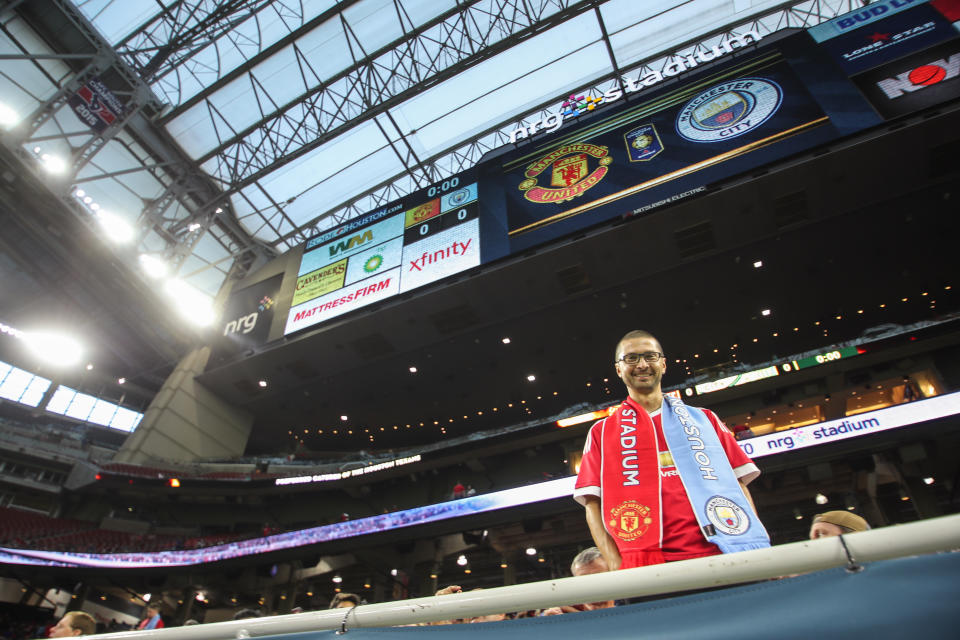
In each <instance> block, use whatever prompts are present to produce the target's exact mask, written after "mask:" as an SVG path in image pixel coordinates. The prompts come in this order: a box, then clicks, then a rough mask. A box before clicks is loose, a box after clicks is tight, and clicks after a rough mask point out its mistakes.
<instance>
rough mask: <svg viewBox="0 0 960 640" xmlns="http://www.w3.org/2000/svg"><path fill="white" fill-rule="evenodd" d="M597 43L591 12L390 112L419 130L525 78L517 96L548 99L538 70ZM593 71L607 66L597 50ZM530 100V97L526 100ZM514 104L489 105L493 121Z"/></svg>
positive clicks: (548, 90)
mask: <svg viewBox="0 0 960 640" xmlns="http://www.w3.org/2000/svg"><path fill="white" fill-rule="evenodd" d="M599 39H600V29H599V26H598V25H597V21H596V19H595V17H594V16H593V15H592V14H585V15H582V16H579V17H578V18H575V19H574V20H571V21H569V22H567V23H564V24H562V25H559V26H557V27H555V28H553V29H550V30H549V31H546V32H544V33H542V34H540V35H538V36H536V37H534V38H531V39H530V40H527V41H526V42H523V43H521V44H520V45H518V46H516V47H512V48H511V49H509V50H507V51H505V52H503V53H501V54H499V55H497V56H495V57H493V58H491V59H490V60H487V61H485V62H483V63H481V64H479V65H477V66H476V67H473V68H472V69H471V70H470V71H469V72H468V73H463V74H459V75H457V76H455V77H453V78H450V79H449V80H447V81H445V82H443V83H442V84H440V85H438V86H436V87H433V88H431V89H429V90H427V91H424V92H423V93H421V94H420V95H418V96H416V97H414V98H412V99H410V100H408V101H407V102H405V103H404V104H402V105H400V106H399V107H397V108H396V109H395V110H394V113H396V114H399V115H400V116H401V117H402V118H403V122H404V123H406V124H407V125H408V128H406V130H405V132H406V131H409V130H410V129H419V128H420V127H422V126H425V125H426V124H427V123H429V122H432V121H434V120H436V119H437V118H439V117H442V116H444V115H446V114H447V113H449V112H450V111H452V110H453V109H456V108H459V107H461V106H463V105H466V104H468V103H470V102H472V101H474V100H479V99H481V98H483V96H485V95H487V94H489V93H491V92H494V91H496V90H497V89H499V88H500V87H502V86H504V85H506V84H508V83H511V82H514V81H516V80H519V79H524V81H525V82H526V83H528V87H529V88H526V87H524V89H518V90H517V94H518V95H527V96H531V95H534V94H539V95H541V96H542V95H544V94H547V95H549V94H550V93H551V92H552V91H551V89H552V87H549V86H547V87H545V86H544V85H543V84H542V82H541V79H540V77H539V75H538V74H539V71H538V70H539V69H541V68H543V67H546V66H548V65H550V64H551V63H553V62H554V61H555V60H557V59H559V58H563V57H564V56H566V55H568V54H570V53H571V52H573V51H576V50H578V49H581V48H582V47H585V46H587V45H589V44H591V43H594V42H597V41H598V40H599ZM595 55H598V60H597V63H596V64H595V65H592V66H594V68H598V69H599V68H602V67H603V65H605V64H607V65H608V64H609V58H608V57H607V55H606V53H603V52H600V54H595ZM581 74H582V71H581V70H580V69H572V70H571V75H573V76H574V77H580V76H581ZM528 99H529V98H528ZM512 107H513V105H512V104H509V103H507V104H495V105H491V107H490V108H491V109H492V111H491V113H490V119H491V120H494V119H496V120H499V119H502V116H503V113H504V112H505V111H509V110H511V108H512Z"/></svg>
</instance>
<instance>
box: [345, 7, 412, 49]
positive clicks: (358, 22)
mask: <svg viewBox="0 0 960 640" xmlns="http://www.w3.org/2000/svg"><path fill="white" fill-rule="evenodd" d="M343 17H344V18H345V19H346V21H347V24H349V25H350V28H351V30H352V31H353V34H354V35H355V36H356V38H357V40H359V42H360V44H361V45H362V46H363V50H364V51H365V52H366V53H367V54H371V53H373V52H374V51H376V50H377V49H379V48H380V47H382V46H384V45H385V44H388V43H390V42H393V41H394V40H396V39H397V38H399V37H400V36H401V35H402V34H403V30H402V29H401V28H400V22H399V19H398V16H397V10H396V8H395V6H394V3H393V2H392V1H391V0H366V1H365V2H360V3H357V4H355V5H353V6H352V7H347V9H346V10H344V12H343Z"/></svg>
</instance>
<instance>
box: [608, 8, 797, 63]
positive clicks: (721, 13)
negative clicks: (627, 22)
mask: <svg viewBox="0 0 960 640" xmlns="http://www.w3.org/2000/svg"><path fill="white" fill-rule="evenodd" d="M778 4H779V3H776V2H771V1H770V0H764V1H762V2H761V1H754V2H737V3H731V2H728V1H725V0H702V1H701V2H690V3H683V4H680V5H679V6H677V7H674V8H672V9H670V10H669V11H665V12H662V13H658V14H656V15H653V16H650V17H649V18H647V19H645V20H643V21H641V22H639V23H638V24H634V25H633V26H630V27H627V28H624V29H621V30H620V31H619V32H616V33H611V34H610V43H611V44H612V45H613V50H614V55H616V58H617V64H618V65H619V66H620V68H621V69H624V68H627V67H628V66H629V65H632V64H635V63H639V62H642V61H644V60H646V59H649V58H652V57H655V56H657V55H658V54H660V53H662V52H664V51H667V50H669V49H671V48H673V47H674V46H675V45H676V44H678V43H681V42H685V41H687V40H693V39H696V38H697V37H698V36H699V35H700V34H703V33H707V32H709V31H713V30H715V29H720V28H723V27H724V26H727V25H730V24H735V23H736V21H737V20H738V19H743V18H746V17H748V16H750V15H753V14H755V13H757V12H760V11H764V10H766V9H770V8H772V7H775V6H777V5H778ZM608 28H609V25H608Z"/></svg>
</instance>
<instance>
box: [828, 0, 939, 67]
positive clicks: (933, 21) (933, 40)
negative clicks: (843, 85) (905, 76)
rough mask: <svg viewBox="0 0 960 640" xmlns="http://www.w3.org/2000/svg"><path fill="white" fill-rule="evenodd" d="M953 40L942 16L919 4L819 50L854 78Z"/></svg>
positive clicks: (853, 32)
mask: <svg viewBox="0 0 960 640" xmlns="http://www.w3.org/2000/svg"><path fill="white" fill-rule="evenodd" d="M956 36H957V31H956V29H954V27H953V25H952V24H950V22H949V21H948V20H947V18H946V17H944V16H943V14H941V13H940V12H939V11H937V10H936V9H934V8H933V7H932V6H930V5H929V4H921V5H919V6H916V7H913V8H911V9H910V10H909V11H902V12H899V13H896V14H894V15H892V16H890V17H888V18H883V19H882V20H877V21H876V22H873V23H872V24H870V25H869V26H867V27H864V28H861V29H856V30H853V31H851V32H849V33H846V34H844V35H841V36H837V37H836V38H832V39H830V40H827V41H825V42H824V43H823V44H822V45H821V46H822V47H823V48H824V49H826V50H827V51H829V52H830V53H831V54H832V55H833V57H834V59H835V60H836V61H837V63H838V64H839V65H840V67H841V68H842V69H843V70H844V71H846V72H847V73H848V74H849V75H854V74H856V73H860V72H861V71H866V70H867V69H872V68H873V67H877V66H880V65H882V64H885V63H887V62H890V61H891V60H896V59H897V58H902V57H903V56H907V55H910V54H911V53H914V52H916V51H920V50H923V49H926V48H927V47H931V46H933V45H935V44H937V43H940V42H943V41H944V40H949V39H951V38H955V37H956Z"/></svg>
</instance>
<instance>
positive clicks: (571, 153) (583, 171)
mask: <svg viewBox="0 0 960 640" xmlns="http://www.w3.org/2000/svg"><path fill="white" fill-rule="evenodd" d="M612 161H613V160H612V158H611V157H610V149H609V148H607V147H603V146H600V145H596V144H588V143H583V142H578V143H574V144H567V145H564V146H562V147H560V148H559V149H555V150H553V151H551V152H550V153H548V154H547V155H545V156H544V157H542V158H540V159H539V160H537V161H536V162H534V163H533V164H531V165H529V166H528V167H527V169H526V171H524V172H523V175H524V178H525V179H524V180H523V182H521V183H520V187H519V188H520V190H521V191H523V192H524V194H523V197H524V198H526V199H527V200H529V201H530V202H536V203H538V204H554V203H559V202H566V201H567V200H572V199H574V198H576V197H577V196H580V195H583V194H584V192H586V191H587V190H588V189H590V188H592V187H594V186H596V185H597V183H599V182H600V181H601V180H603V177H604V176H605V175H607V171H608V170H609V169H608V167H609V165H610V163H611V162H612ZM591 166H594V168H593V169H592V170H591V168H590V167H591ZM547 170H549V171H550V174H549V184H550V186H549V187H547V186H540V185H539V184H538V180H539V177H540V174H542V173H544V172H545V171H547ZM544 178H546V176H544Z"/></svg>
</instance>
